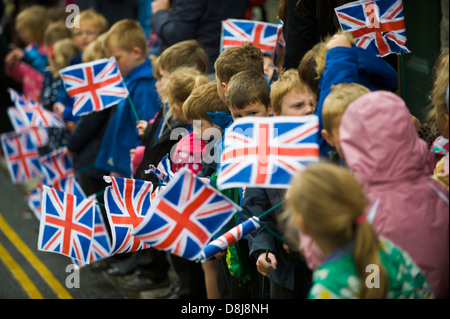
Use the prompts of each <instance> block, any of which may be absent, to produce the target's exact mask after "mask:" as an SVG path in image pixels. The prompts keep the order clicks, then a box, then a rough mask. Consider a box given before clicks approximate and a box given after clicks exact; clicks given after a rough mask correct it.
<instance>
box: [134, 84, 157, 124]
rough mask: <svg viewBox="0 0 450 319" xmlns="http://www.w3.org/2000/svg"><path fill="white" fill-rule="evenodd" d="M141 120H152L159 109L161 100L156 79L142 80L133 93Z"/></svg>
mask: <svg viewBox="0 0 450 319" xmlns="http://www.w3.org/2000/svg"><path fill="white" fill-rule="evenodd" d="M131 96H132V97H133V104H134V107H135V109H136V112H137V114H138V116H139V119H140V120H144V121H150V120H151V119H152V118H153V117H154V116H155V114H156V112H158V111H159V108H160V105H161V102H160V100H159V97H158V93H157V92H156V88H155V81H154V80H145V81H144V80H142V81H141V82H140V83H139V85H138V86H137V87H136V88H135V90H133V93H132V94H131Z"/></svg>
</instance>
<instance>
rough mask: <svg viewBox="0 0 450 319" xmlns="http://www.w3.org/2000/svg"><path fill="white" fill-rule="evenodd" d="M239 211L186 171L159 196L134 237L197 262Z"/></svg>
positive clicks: (177, 176) (223, 197) (182, 170)
mask: <svg viewBox="0 0 450 319" xmlns="http://www.w3.org/2000/svg"><path fill="white" fill-rule="evenodd" d="M237 210H240V208H239V207H238V206H236V205H235V204H234V203H233V202H232V201H230V200H229V199H228V198H226V197H225V196H224V195H222V194H221V193H220V192H218V191H217V190H216V189H214V188H213V187H211V186H210V185H207V184H205V183H204V182H202V181H201V180H200V179H199V178H197V177H196V176H195V175H194V174H193V173H192V172H191V171H190V170H189V169H187V168H182V169H181V170H179V171H178V172H177V173H176V174H175V176H174V177H173V178H172V180H171V181H170V183H169V184H168V185H167V186H166V187H164V188H163V189H162V190H161V191H160V193H159V195H158V196H156V198H155V199H154V201H153V203H152V206H151V208H150V212H149V213H148V214H147V216H145V219H144V221H143V222H142V224H141V225H139V226H138V227H137V228H136V229H135V230H134V232H133V234H134V236H135V237H137V238H139V239H141V240H142V241H144V242H146V243H148V244H149V245H150V246H152V247H154V248H156V249H159V250H164V251H169V252H171V253H172V254H174V255H177V256H180V257H183V258H186V259H189V260H195V259H196V258H198V257H199V256H200V254H201V252H202V250H203V248H204V247H205V246H206V244H207V243H208V242H209V240H210V239H211V237H212V236H213V235H214V233H216V232H217V231H218V230H220V228H222V227H223V226H224V225H225V224H226V223H227V222H228V221H229V220H230V218H232V216H233V214H234V213H235V212H236V211H237Z"/></svg>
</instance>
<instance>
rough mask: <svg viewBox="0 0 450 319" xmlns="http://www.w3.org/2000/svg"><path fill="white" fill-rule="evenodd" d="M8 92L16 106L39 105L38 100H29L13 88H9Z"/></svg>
mask: <svg viewBox="0 0 450 319" xmlns="http://www.w3.org/2000/svg"><path fill="white" fill-rule="evenodd" d="M8 92H9V95H10V97H11V101H13V102H14V104H15V105H16V107H17V108H20V107H25V106H31V107H35V106H40V104H39V103H38V102H36V101H33V100H31V99H30V98H28V97H27V96H25V95H24V94H22V93H19V92H17V91H16V90H14V89H11V88H9V89H8Z"/></svg>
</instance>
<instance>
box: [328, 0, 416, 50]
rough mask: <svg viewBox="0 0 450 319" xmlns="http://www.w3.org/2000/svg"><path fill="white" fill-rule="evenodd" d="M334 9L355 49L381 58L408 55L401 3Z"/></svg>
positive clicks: (364, 1) (365, 2) (365, 0)
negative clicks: (348, 33) (354, 44)
mask: <svg viewBox="0 0 450 319" xmlns="http://www.w3.org/2000/svg"><path fill="white" fill-rule="evenodd" d="M334 10H335V11H336V15H337V17H338V20H339V23H340V25H341V28H342V30H343V31H345V32H350V33H351V34H352V35H353V38H354V39H355V40H356V45H357V46H359V47H361V48H363V49H366V50H368V51H370V52H373V53H374V54H376V55H377V56H381V57H384V56H386V55H388V54H391V53H396V54H400V53H401V52H405V53H410V51H409V49H408V48H407V47H406V45H405V43H406V29H405V17H404V13H403V1H402V0H378V1H370V0H361V1H354V2H351V3H348V4H345V5H343V6H340V7H337V8H335V9H334Z"/></svg>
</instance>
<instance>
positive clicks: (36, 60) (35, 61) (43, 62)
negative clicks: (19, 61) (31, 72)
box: [23, 48, 48, 74]
mask: <svg viewBox="0 0 450 319" xmlns="http://www.w3.org/2000/svg"><path fill="white" fill-rule="evenodd" d="M24 54H25V55H24V57H23V61H24V62H25V63H28V64H29V65H31V66H32V67H33V68H35V69H36V70H38V71H39V72H41V73H42V74H44V72H45V68H46V67H47V66H48V60H47V56H46V55H43V54H41V53H39V52H38V50H37V49H36V48H33V49H31V50H26V51H25V52H24Z"/></svg>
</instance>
